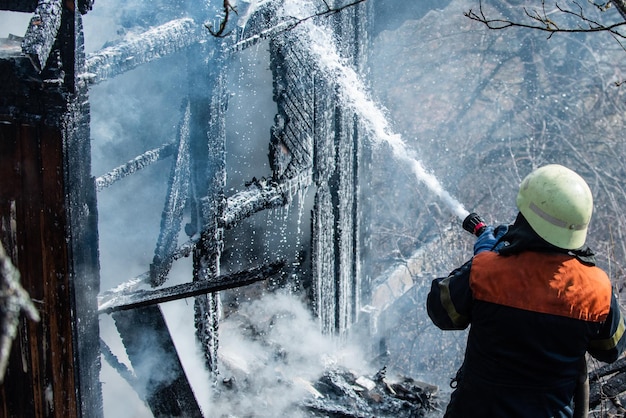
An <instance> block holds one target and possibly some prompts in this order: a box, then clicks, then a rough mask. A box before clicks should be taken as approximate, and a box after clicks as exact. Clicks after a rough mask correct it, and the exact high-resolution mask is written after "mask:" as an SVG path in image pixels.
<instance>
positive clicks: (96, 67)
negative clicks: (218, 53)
mask: <svg viewBox="0 0 626 418" xmlns="http://www.w3.org/2000/svg"><path fill="white" fill-rule="evenodd" d="M204 36H206V33H205V30H204V27H203V26H202V25H200V24H198V23H196V22H195V21H193V19H189V18H183V19H177V20H172V21H171V22H168V23H165V24H163V25H161V26H158V27H156V28H152V29H150V30H147V31H146V32H144V33H141V34H139V35H136V34H129V35H128V36H126V38H125V39H124V40H122V41H121V42H119V43H118V44H116V45H113V46H110V47H107V48H104V49H102V50H100V51H98V52H96V53H93V54H90V55H89V56H88V57H87V62H86V69H85V74H83V76H84V78H85V79H86V80H87V81H88V82H90V83H91V84H97V83H100V82H101V81H104V80H107V79H109V78H112V77H115V76H116V75H119V74H121V73H124V72H126V71H129V70H132V69H133V68H136V67H138V66H139V65H142V64H146V63H148V62H150V61H154V60H156V59H159V58H162V57H164V56H167V55H170V54H173V53H174V52H178V51H181V50H183V49H185V48H186V47H188V46H190V45H192V44H194V43H197V42H199V41H200V40H202V39H203V37H204Z"/></svg>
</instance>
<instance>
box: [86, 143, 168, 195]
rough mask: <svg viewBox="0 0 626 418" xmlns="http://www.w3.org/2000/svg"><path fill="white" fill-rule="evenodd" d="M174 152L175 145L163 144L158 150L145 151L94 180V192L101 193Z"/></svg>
mask: <svg viewBox="0 0 626 418" xmlns="http://www.w3.org/2000/svg"><path fill="white" fill-rule="evenodd" d="M175 151H176V144H175V143H169V144H164V145H161V146H160V147H159V148H156V149H153V150H150V151H146V152H144V153H143V154H141V155H140V156H138V157H135V158H133V159H132V160H130V161H128V162H127V163H126V164H123V165H121V166H119V167H116V168H114V169H113V170H111V171H109V172H108V173H106V174H103V175H102V176H100V177H98V178H96V190H97V191H101V190H103V189H105V188H107V187H109V186H110V185H112V184H113V183H115V182H117V181H119V180H121V179H123V178H124V177H126V176H129V175H131V174H133V173H134V172H136V171H138V170H141V169H143V168H146V167H148V166H150V165H151V164H153V163H155V162H157V161H161V160H163V159H165V158H167V157H171V156H172V155H174V152H175Z"/></svg>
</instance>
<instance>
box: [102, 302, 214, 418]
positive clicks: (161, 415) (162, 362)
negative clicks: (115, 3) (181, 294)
mask: <svg viewBox="0 0 626 418" xmlns="http://www.w3.org/2000/svg"><path fill="white" fill-rule="evenodd" d="M112 316H113V320H114V321H115V326H116V327H117V330H118V331H119V333H120V337H121V338H122V342H123V343H124V347H126V354H127V355H128V359H129V360H130V362H131V364H132V366H133V370H134V371H135V375H136V377H137V382H136V385H137V386H138V387H139V388H140V397H142V398H144V399H145V401H146V403H147V404H148V406H149V407H150V410H151V411H152V414H153V415H154V416H155V417H156V418H169V417H187V418H202V411H201V409H200V406H199V405H198V402H197V400H196V398H195V396H194V394H193V390H192V388H191V386H190V384H189V381H188V380H187V376H186V375H185V370H184V368H183V365H182V363H181V362H180V358H179V357H178V353H177V351H176V346H175V345H174V341H173V340H172V336H171V335H170V332H169V329H168V328H167V324H166V322H165V318H164V317H163V313H162V312H161V310H160V308H159V306H156V305H152V306H144V307H141V308H137V309H130V310H125V311H117V312H114V313H113V315H112Z"/></svg>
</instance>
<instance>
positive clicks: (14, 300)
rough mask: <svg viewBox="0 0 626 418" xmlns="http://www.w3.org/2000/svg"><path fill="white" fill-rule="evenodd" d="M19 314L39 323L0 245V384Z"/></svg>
mask: <svg viewBox="0 0 626 418" xmlns="http://www.w3.org/2000/svg"><path fill="white" fill-rule="evenodd" d="M21 312H24V313H25V314H26V315H27V316H28V318H29V319H30V320H31V321H39V313H38V312H37V309H36V308H35V306H34V305H33V303H32V302H31V300H30V296H29V295H28V292H26V290H24V288H23V287H22V286H21V285H20V272H19V271H18V270H17V268H15V266H14V265H13V263H11V260H10V259H9V257H8V255H7V254H6V252H5V251H4V247H3V246H2V244H1V243H0V327H2V329H1V331H0V383H1V382H2V381H3V380H4V373H5V371H6V367H7V362H8V361H9V354H10V352H11V344H12V343H13V340H14V339H15V336H16V334H17V327H18V325H19V319H20V313H21Z"/></svg>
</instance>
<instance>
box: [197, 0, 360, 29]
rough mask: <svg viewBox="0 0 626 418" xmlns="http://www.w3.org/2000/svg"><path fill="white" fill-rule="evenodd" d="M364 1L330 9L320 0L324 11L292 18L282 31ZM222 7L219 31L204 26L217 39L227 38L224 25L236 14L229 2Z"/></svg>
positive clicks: (356, 1)
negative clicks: (222, 14)
mask: <svg viewBox="0 0 626 418" xmlns="http://www.w3.org/2000/svg"><path fill="white" fill-rule="evenodd" d="M365 1H366V0H354V1H352V2H350V3H347V4H344V5H343V6H339V7H332V6H331V5H330V4H328V1H327V0H322V2H323V3H324V6H326V7H325V9H323V10H321V11H320V12H317V13H314V14H312V15H310V16H307V17H304V18H296V17H293V16H292V17H291V19H292V20H293V22H292V23H291V24H288V25H287V26H286V27H285V29H284V30H285V31H286V30H291V29H293V28H295V27H296V26H298V25H299V24H301V23H303V22H306V21H307V20H310V19H313V18H316V17H325V16H330V15H334V14H337V13H339V12H341V11H342V10H345V9H347V8H349V7H352V6H356V5H357V4H359V3H363V2H365ZM223 7H224V17H223V18H222V20H221V22H220V25H219V29H218V30H217V31H214V30H213V29H212V27H211V26H210V25H204V26H205V27H206V28H207V29H208V30H209V32H210V33H211V35H213V36H215V37H218V38H224V37H226V36H228V34H229V33H230V31H228V32H225V31H226V25H227V24H228V20H229V18H230V12H234V13H235V14H237V10H236V9H235V7H234V6H232V5H231V4H230V2H229V0H224V6H223Z"/></svg>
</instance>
